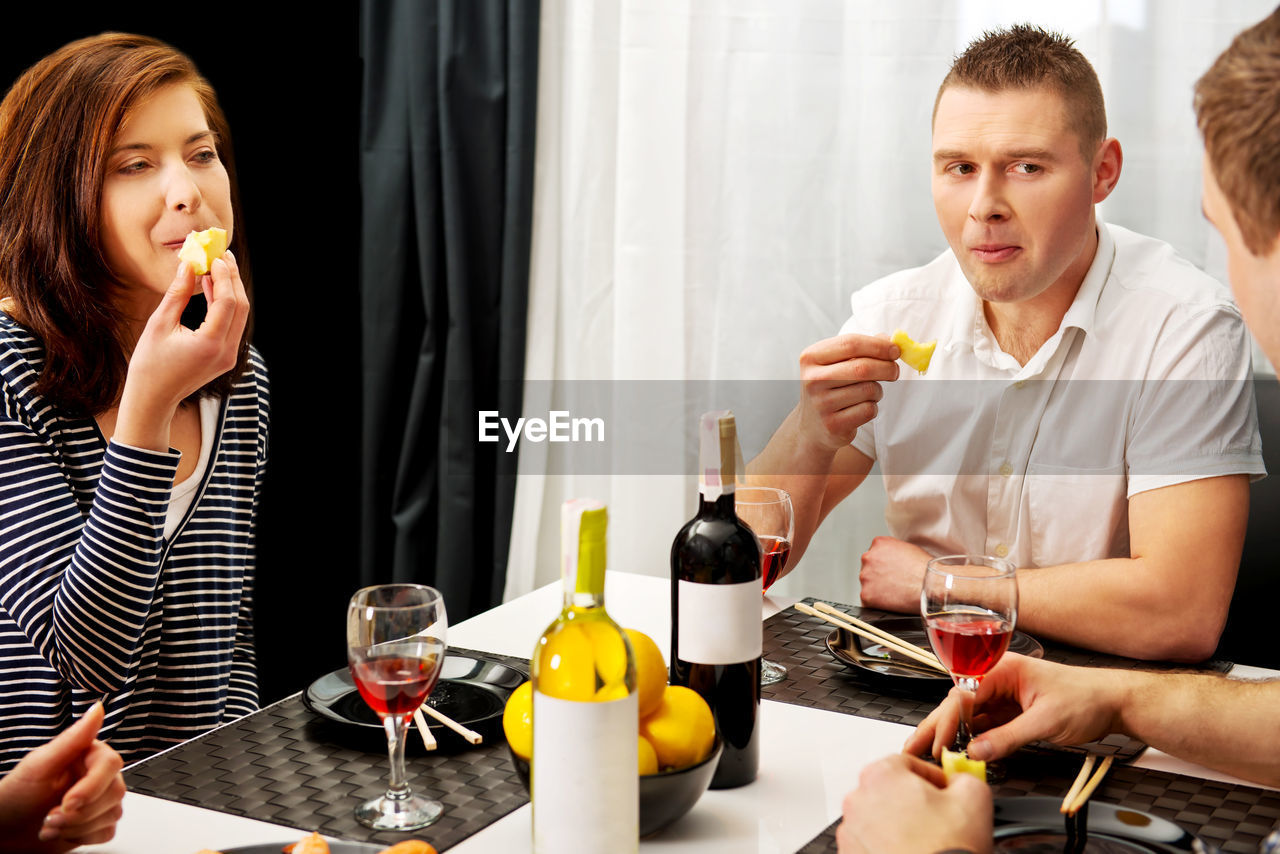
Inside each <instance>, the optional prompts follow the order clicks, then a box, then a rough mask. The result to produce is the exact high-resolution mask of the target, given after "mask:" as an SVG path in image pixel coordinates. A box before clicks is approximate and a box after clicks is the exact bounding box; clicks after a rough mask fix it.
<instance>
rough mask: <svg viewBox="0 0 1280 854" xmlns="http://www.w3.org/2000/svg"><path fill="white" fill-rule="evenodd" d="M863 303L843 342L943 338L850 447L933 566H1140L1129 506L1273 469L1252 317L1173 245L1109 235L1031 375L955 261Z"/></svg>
mask: <svg viewBox="0 0 1280 854" xmlns="http://www.w3.org/2000/svg"><path fill="white" fill-rule="evenodd" d="M852 305H853V316H852V317H851V318H850V319H849V321H848V322H847V323H846V324H845V325H844V327H843V328H842V330H841V332H842V333H847V332H861V333H864V334H870V335H878V334H884V333H890V332H892V331H893V330H894V329H899V328H900V329H902V330H903V331H905V332H906V333H907V334H908V335H910V336H911V337H912V338H914V339H916V340H917V341H928V340H930V339H932V338H937V340H938V346H937V350H936V351H935V353H934V355H933V360H932V363H931V364H930V366H929V370H928V373H927V374H925V375H917V374H916V372H915V371H914V370H912V369H910V368H908V367H906V366H905V365H903V366H901V367H902V376H901V378H900V379H899V380H898V381H897V382H894V383H885V384H884V387H885V396H884V399H883V400H882V401H881V402H880V409H879V415H878V416H877V417H876V419H875V420H874V421H872V422H871V423H869V424H867V425H865V426H864V427H862V428H861V429H860V430H859V431H858V435H857V438H856V439H855V440H854V442H853V445H854V447H855V448H857V449H858V450H859V451H861V452H862V453H864V454H866V455H867V456H868V457H870V458H872V459H873V460H876V461H877V463H878V468H879V470H880V471H881V473H882V474H883V475H884V479H885V489H886V492H887V494H888V507H887V510H886V521H887V523H888V527H889V531H890V533H891V534H892V535H893V536H895V537H898V538H899V539H903V540H907V541H909V542H912V543H915V544H917V545H919V546H921V547H923V548H924V549H925V550H926V551H929V552H931V553H932V554H934V555H941V554H955V553H972V552H980V553H985V554H995V555H998V556H1000V557H1009V558H1010V559H1011V560H1012V561H1013V562H1014V564H1015V565H1017V566H1019V567H1037V566H1053V565H1057V564H1062V563H1074V562H1078V561H1085V560H1096V559H1100V558H1108V557H1129V556H1130V555H1129V525H1128V512H1127V511H1128V498H1129V496H1131V495H1134V494H1136V493H1138V492H1142V491H1144V490H1149V489H1156V488H1159V487H1163V486H1169V485H1172V484H1176V483H1183V482H1186V481H1190V480H1195V479H1197V478H1203V477H1213V476H1216V475H1225V474H1240V473H1247V474H1250V475H1256V476H1261V475H1262V474H1263V473H1264V471H1265V469H1264V467H1263V464H1262V453H1261V443H1260V441H1259V438H1258V430H1257V421H1256V415H1255V411H1254V401H1253V384H1252V364H1251V358H1250V347H1249V339H1248V335H1247V333H1246V331H1245V326H1244V323H1243V321H1242V320H1241V318H1240V313H1239V310H1238V309H1237V308H1236V307H1235V304H1234V303H1233V302H1232V300H1231V297H1230V295H1229V294H1228V292H1227V291H1226V289H1225V288H1224V287H1223V286H1222V285H1221V284H1220V283H1218V282H1217V281H1215V280H1213V279H1212V278H1210V277H1209V276H1207V275H1205V274H1204V273H1203V272H1201V271H1200V270H1198V269H1197V268H1196V267H1194V266H1193V265H1191V264H1190V263H1188V262H1187V261H1185V260H1183V259H1181V258H1179V257H1178V256H1177V255H1176V254H1175V253H1174V252H1173V249H1172V248H1171V247H1170V246H1169V245H1168V244H1165V243H1162V242H1160V241H1158V240H1154V239H1152V238H1148V237H1144V236H1142V235H1139V234H1135V233H1134V232H1131V231H1128V230H1127V229H1124V228H1120V227H1118V226H1108V225H1105V224H1101V223H1100V224H1099V226H1098V250H1097V254H1096V256H1095V257H1094V261H1093V264H1092V266H1091V267H1090V268H1089V272H1088V273H1087V274H1086V275H1085V278H1084V281H1083V283H1082V284H1081V286H1080V289H1079V291H1078V292H1077V294H1076V298H1075V300H1074V301H1073V302H1072V304H1071V306H1070V308H1069V309H1068V310H1067V313H1066V315H1065V316H1064V317H1063V320H1062V324H1061V325H1060V326H1059V328H1058V331H1057V332H1056V333H1055V334H1054V335H1053V336H1052V337H1051V338H1050V339H1049V340H1048V341H1046V342H1045V343H1044V345H1043V346H1042V347H1041V348H1040V349H1039V351H1037V352H1036V354H1035V355H1034V356H1033V357H1032V358H1031V359H1030V360H1029V361H1028V362H1027V364H1026V365H1019V364H1018V362H1017V360H1016V359H1014V357H1013V356H1011V355H1009V354H1008V353H1005V352H1004V351H1003V350H1001V349H1000V346H999V344H998V343H997V342H996V339H995V336H994V335H993V334H992V332H991V328H990V327H989V326H988V324H987V321H986V317H985V315H984V313H983V310H982V301H981V300H980V299H979V298H978V297H977V295H976V294H975V293H974V291H973V289H972V287H970V285H969V283H968V281H967V280H966V279H965V277H964V274H963V272H962V271H961V270H960V266H959V265H958V264H957V263H956V261H955V258H954V256H953V255H952V254H951V252H949V251H948V252H945V253H943V254H942V255H940V256H939V257H938V258H936V259H934V260H933V261H932V262H930V263H929V264H927V265H926V266H924V267H919V268H916V269H913V270H905V271H902V272H900V273H895V274H893V275H891V276H887V277H885V278H883V279H880V280H878V281H876V282H873V283H872V284H870V285H867V286H866V287H865V288H863V289H861V290H859V291H857V292H856V293H854V295H853V298H852Z"/></svg>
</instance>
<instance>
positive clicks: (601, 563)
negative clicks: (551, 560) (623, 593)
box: [560, 498, 609, 595]
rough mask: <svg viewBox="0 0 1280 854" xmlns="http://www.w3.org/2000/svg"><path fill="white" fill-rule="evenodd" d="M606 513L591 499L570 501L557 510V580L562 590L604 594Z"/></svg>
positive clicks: (597, 502)
mask: <svg viewBox="0 0 1280 854" xmlns="http://www.w3.org/2000/svg"><path fill="white" fill-rule="evenodd" d="M608 527H609V511H608V509H607V508H606V507H605V505H604V502H602V501H597V500H596V499H594V498H573V499H570V500H569V501H566V502H565V503H564V504H563V505H561V507H560V577H561V579H562V581H563V582H564V585H565V590H567V591H572V592H577V593H595V594H597V595H599V594H603V593H604V570H605V555H606V552H605V535H606V533H607V531H608Z"/></svg>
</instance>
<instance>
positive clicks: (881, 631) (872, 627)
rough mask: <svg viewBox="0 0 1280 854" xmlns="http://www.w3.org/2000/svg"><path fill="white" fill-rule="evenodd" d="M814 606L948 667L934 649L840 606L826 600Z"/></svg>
mask: <svg viewBox="0 0 1280 854" xmlns="http://www.w3.org/2000/svg"><path fill="white" fill-rule="evenodd" d="M814 607H815V608H817V609H818V610H819V611H821V612H823V613H824V614H830V615H831V616H833V617H839V618H840V619H842V620H844V621H845V622H847V623H852V624H853V625H855V626H858V627H859V628H861V629H864V630H866V631H868V632H871V634H873V635H875V636H876V637H877V638H879V639H880V640H882V641H887V642H888V643H891V644H897V645H899V646H905V647H910V648H911V649H914V650H915V651H916V652H918V653H920V654H921V655H923V656H924V657H925V658H927V659H929V660H930V662H931V663H932V664H933V666H934V667H936V668H938V669H939V670H943V671H945V670H946V669H947V668H946V667H944V666H943V664H942V662H941V661H939V660H938V656H936V655H934V654H933V650H930V649H925V648H924V647H922V646H917V645H916V644H913V643H910V642H908V641H905V640H903V639H902V638H900V637H897V636H896V635H891V634H889V633H888V632H886V631H885V630H884V629H882V628H880V627H879V626H877V625H875V624H874V623H868V622H867V621H866V620H860V619H858V618H857V617H855V616H853V615H852V614H846V613H845V612H844V611H841V610H840V609H839V608H833V607H831V606H830V605H828V604H827V603H826V602H817V603H815V604H814ZM864 637H865V635H864Z"/></svg>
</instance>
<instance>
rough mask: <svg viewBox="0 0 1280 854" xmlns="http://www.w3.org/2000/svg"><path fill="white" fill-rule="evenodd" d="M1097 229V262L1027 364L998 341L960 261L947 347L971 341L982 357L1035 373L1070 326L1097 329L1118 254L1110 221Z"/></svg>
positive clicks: (1013, 369) (1014, 369)
mask: <svg viewBox="0 0 1280 854" xmlns="http://www.w3.org/2000/svg"><path fill="white" fill-rule="evenodd" d="M1097 233H1098V246H1097V249H1096V250H1095V252H1094V255H1093V263H1092V264H1090V265H1089V270H1088V272H1086V273H1085V275H1084V279H1083V280H1082V281H1081V282H1080V287H1079V289H1078V290H1077V291H1076V295H1075V298H1074V299H1073V300H1072V301H1071V305H1070V306H1068V307H1067V311H1066V313H1065V314H1064V315H1063V316H1062V322H1061V323H1060V324H1058V331H1057V332H1055V333H1054V335H1053V337H1052V338H1050V339H1049V340H1048V341H1046V342H1045V346H1043V347H1041V348H1040V352H1039V353H1037V354H1036V357H1035V358H1032V360H1031V361H1030V362H1028V363H1027V364H1026V365H1025V366H1022V365H1019V364H1018V361H1017V360H1016V359H1014V358H1013V357H1012V356H1010V355H1009V354H1008V353H1005V352H1003V351H1001V350H1000V348H999V346H998V345H997V344H996V340H995V335H993V334H992V332H991V327H990V326H988V325H987V318H986V315H985V314H984V312H983V310H982V300H981V299H980V298H979V297H978V295H977V294H976V293H974V291H973V287H972V286H971V285H970V284H969V281H968V279H966V278H965V276H964V272H963V271H962V270H961V269H960V265H959V263H956V264H955V267H954V269H953V272H952V275H953V276H954V277H955V281H954V282H953V287H952V288H951V289H949V292H950V293H951V294H953V295H954V296H955V301H954V302H953V303H952V304H951V306H950V308H951V312H950V315H951V317H953V318H954V321H953V325H952V326H951V328H950V335H948V336H947V341H946V344H945V345H944V349H948V350H950V349H955V348H956V347H963V346H965V345H966V344H968V345H969V346H972V348H973V352H974V355H975V356H976V357H977V358H978V359H979V361H982V362H984V363H986V364H988V365H990V366H991V367H994V368H998V369H1001V370H1005V371H1011V372H1013V373H1018V374H1022V373H1027V372H1028V371H1030V372H1032V373H1034V372H1037V371H1038V370H1039V369H1040V368H1042V367H1043V363H1044V362H1045V361H1046V360H1047V359H1048V358H1049V357H1050V356H1051V355H1052V354H1053V352H1054V351H1056V349H1057V347H1058V346H1059V345H1060V344H1061V343H1062V340H1063V336H1064V333H1065V332H1066V330H1068V329H1072V328H1075V329H1079V330H1080V331H1081V332H1083V333H1084V334H1086V335H1087V334H1088V333H1089V332H1090V331H1091V330H1092V329H1093V324H1094V317H1095V315H1096V314H1097V310H1098V300H1099V298H1101V296H1102V287H1103V285H1104V284H1106V281H1107V278H1108V277H1109V276H1110V275H1111V265H1112V263H1113V262H1114V261H1115V254H1116V244H1115V240H1113V239H1112V237H1111V231H1110V230H1109V229H1108V228H1107V226H1106V223H1104V222H1102V221H1101V220H1098V222H1097Z"/></svg>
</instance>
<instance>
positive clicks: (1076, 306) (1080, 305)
mask: <svg viewBox="0 0 1280 854" xmlns="http://www.w3.org/2000/svg"><path fill="white" fill-rule="evenodd" d="M1115 259H1116V242H1115V240H1113V239H1112V238H1111V230H1110V229H1108V228H1107V224H1106V223H1104V222H1103V221H1102V220H1098V248H1097V251H1095V252H1094V254H1093V263H1092V264H1090V265H1089V272H1087V273H1085V274H1084V281H1082V282H1081V283H1080V289H1079V290H1078V291H1076V298H1075V299H1073V300H1072V301H1071V305H1070V306H1069V307H1068V308H1067V313H1066V314H1064V315H1063V316H1062V323H1060V324H1059V325H1058V331H1059V332H1061V331H1062V330H1064V329H1068V328H1070V327H1072V326H1074V327H1076V328H1077V329H1079V330H1081V331H1082V332H1084V333H1085V334H1086V335H1087V334H1088V333H1089V332H1091V331H1092V330H1093V319H1094V316H1095V315H1096V314H1097V312H1098V299H1099V298H1100V297H1101V296H1102V286H1103V285H1104V284H1106V281H1107V278H1108V277H1109V276H1110V275H1111V265H1112V263H1113V262H1114V261H1115Z"/></svg>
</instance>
